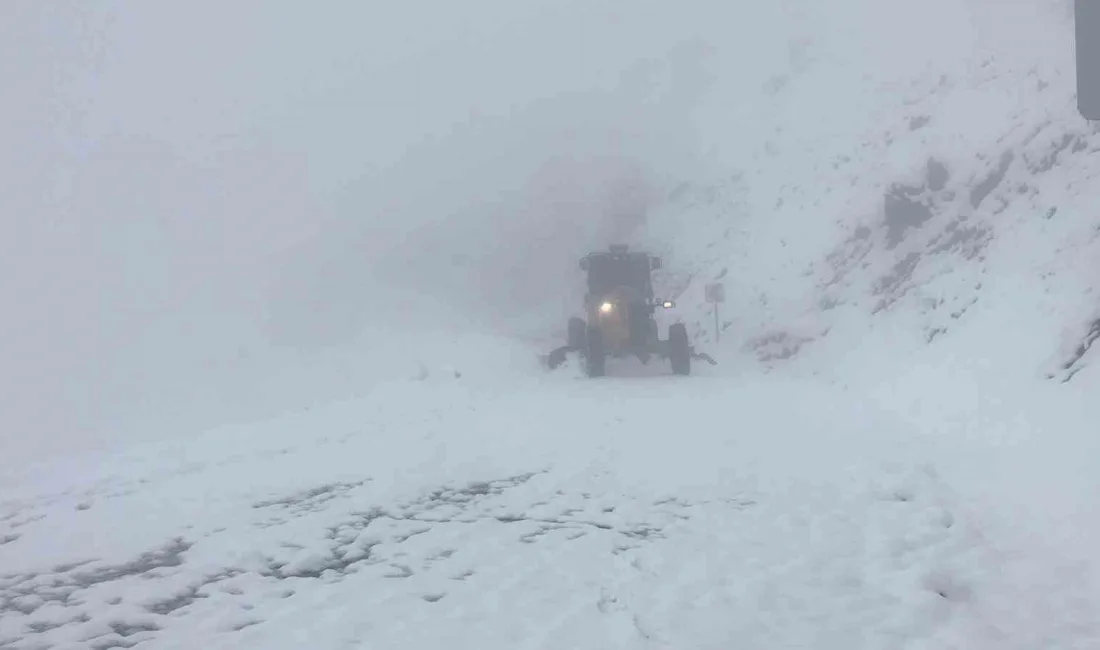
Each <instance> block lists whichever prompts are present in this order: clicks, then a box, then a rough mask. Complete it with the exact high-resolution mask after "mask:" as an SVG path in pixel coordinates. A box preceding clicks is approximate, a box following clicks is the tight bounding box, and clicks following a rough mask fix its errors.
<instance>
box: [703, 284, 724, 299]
mask: <svg viewBox="0 0 1100 650" xmlns="http://www.w3.org/2000/svg"><path fill="white" fill-rule="evenodd" d="M705 296H706V299H707V302H713V303H719V302H726V285H724V284H722V283H721V282H715V283H714V284H708V285H707V286H706V289H705Z"/></svg>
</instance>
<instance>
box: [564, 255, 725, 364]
mask: <svg viewBox="0 0 1100 650" xmlns="http://www.w3.org/2000/svg"><path fill="white" fill-rule="evenodd" d="M580 268H581V270H582V271H585V272H586V273H587V276H588V291H587V293H586V294H585V298H584V314H585V317H584V318H581V317H573V318H570V319H569V326H568V341H567V343H566V345H564V346H562V347H559V348H557V349H555V350H554V351H553V352H551V353H550V355H549V356H548V358H547V363H548V365H549V366H550V368H551V369H553V368H557V367H558V366H560V365H561V364H562V363H564V362H565V360H566V359H567V357H568V354H569V352H578V353H579V354H580V356H581V357H582V358H583V360H584V370H585V373H586V374H587V375H588V376H589V377H601V376H603V375H604V374H606V370H607V359H608V357H611V358H624V357H628V356H634V357H637V358H638V360H639V361H641V362H642V363H643V364H647V363H649V361H650V359H651V358H652V357H653V356H657V357H660V358H663V359H668V361H669V364H670V365H671V366H672V372H673V373H674V374H677V375H688V374H690V373H691V361H692V359H702V360H704V361H707V362H708V363H710V364H712V365H713V364H715V361H714V360H713V359H712V358H710V356H708V355H706V354H698V353H696V352H695V351H694V349H693V348H692V346H691V344H690V342H689V341H688V335H687V327H686V326H685V325H684V323H673V324H672V325H670V326H669V328H668V338H666V339H661V338H660V336H659V335H658V331H657V320H656V318H655V312H656V311H657V309H658V308H659V307H660V308H664V309H671V308H673V307H674V306H675V303H674V302H673V301H671V300H656V299H655V298H654V292H653V282H652V273H653V271H654V270H656V269H659V268H661V259H660V258H659V257H656V256H653V255H650V254H648V253H644V252H634V251H631V250H629V248H628V247H627V246H624V245H612V246H610V247H609V249H608V250H607V251H599V252H593V253H589V254H588V255H585V256H584V257H583V258H581V260H580Z"/></svg>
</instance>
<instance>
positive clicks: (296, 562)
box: [0, 356, 1100, 650]
mask: <svg viewBox="0 0 1100 650" xmlns="http://www.w3.org/2000/svg"><path fill="white" fill-rule="evenodd" d="M532 359H533V356H532ZM533 363H534V362H533V361H532V362H531V364H530V365H532V366H533ZM527 365H528V364H527V360H526V359H516V360H515V363H514V366H515V367H514V369H513V372H511V373H505V374H507V375H508V377H507V379H508V385H504V384H502V383H501V380H500V379H499V378H496V379H494V378H493V377H491V376H490V374H489V372H487V371H485V372H473V373H468V374H464V373H463V372H462V371H461V369H457V368H429V369H426V372H425V373H424V376H421V377H420V378H419V379H410V380H409V381H406V382H394V383H390V384H386V385H385V386H384V387H381V388H379V389H378V390H377V391H376V392H374V393H373V394H372V395H370V396H369V397H367V398H366V399H364V400H360V401H356V402H348V403H346V404H334V405H330V406H327V407H323V408H317V409H312V410H310V411H307V412H303V413H301V414H299V415H297V416H294V417H289V418H285V419H282V420H280V421H276V422H271V423H261V424H257V425H255V426H249V427H238V428H235V429H233V430H221V431H215V432H211V433H209V434H208V435H206V436H203V437H199V438H193V439H188V440H176V441H172V442H163V443H155V444H150V445H146V446H143V447H134V448H130V449H129V450H128V451H125V452H120V453H118V454H114V455H104V456H102V457H99V458H97V459H87V458H84V459H79V458H78V459H74V460H72V461H69V462H70V464H68V465H58V464H51V465H44V466H40V468H39V469H32V470H29V471H26V472H23V473H22V474H20V475H18V476H16V475H12V476H10V477H9V481H10V482H9V483H8V484H6V485H4V488H3V494H4V500H3V502H2V505H0V519H2V522H3V523H2V526H3V528H2V529H0V530H2V531H3V534H2V535H0V540H3V545H2V546H0V647H3V648H6V649H11V650H29V649H31V648H107V647H129V646H132V645H134V644H139V643H140V646H139V647H149V648H180V649H181V650H184V649H188V650H190V649H193V648H265V649H275V648H288V649H290V648H302V647H307V646H308V647H310V648H409V649H413V648H415V649H421V648H423V649H427V648H438V647H463V648H546V649H550V648H555V649H556V648H592V649H604V648H670V649H671V648H734V647H743V648H764V649H766V648H792V647H805V648H823V649H832V648H836V649H844V650H852V649H855V648H868V649H872V648H875V649H878V648H967V649H983V648H989V649H991V650H992V649H994V648H995V649H997V650H1005V649H1015V648H1020V649H1025V648H1028V649H1030V648H1066V649H1070V648H1073V649H1086V648H1096V647H1098V645H1097V644H1100V627H1098V625H1097V615H1096V612H1097V609H1096V608H1097V602H1096V601H1095V600H1093V598H1094V596H1095V592H1093V591H1090V590H1091V588H1092V585H1091V583H1090V582H1089V579H1090V577H1089V573H1088V570H1087V567H1084V566H1083V565H1082V564H1081V563H1080V562H1079V561H1077V560H1075V559H1074V558H1073V557H1061V556H1059V555H1058V554H1057V552H1056V551H1055V550H1052V549H1051V548H1047V547H1045V546H1043V544H1045V542H1040V541H1038V540H1041V539H1043V538H1042V537H1039V538H1038V539H1036V538H1035V536H1033V535H1030V534H1029V533H1031V532H1032V531H1031V530H1030V529H1031V527H1032V524H1031V523H1030V522H1027V521H1019V520H1016V519H1015V518H1014V517H1013V516H1012V514H1013V513H1012V512H1010V511H1009V510H1008V509H1005V508H1001V507H999V505H998V504H997V503H996V502H995V501H976V500H974V498H973V495H967V494H964V493H960V492H959V491H958V490H957V489H956V488H955V487H954V486H953V484H952V480H949V477H950V476H951V475H952V473H953V472H955V471H956V470H957V465H952V464H950V463H948V464H943V463H941V462H940V461H941V460H948V457H945V456H942V455H941V453H940V452H941V451H942V449H940V448H938V447H937V444H936V443H935V442H933V441H928V440H923V439H922V438H921V436H919V435H917V434H916V432H914V431H912V430H909V429H907V428H906V426H905V423H904V422H903V421H901V420H899V419H897V418H895V417H892V416H890V415H889V414H887V413H886V412H885V411H881V410H876V409H875V408H873V407H869V406H866V403H865V402H861V401H860V400H853V399H851V395H850V394H847V393H845V391H844V390H843V389H840V388H835V389H823V388H822V386H821V385H820V382H816V383H815V382H803V381H799V380H792V379H767V378H761V377H759V376H753V377H752V379H751V380H749V379H748V378H747V377H743V378H738V376H737V374H736V373H735V372H734V373H727V375H726V376H721V375H719V374H717V370H709V371H701V372H700V374H699V375H698V376H695V377H690V378H678V377H670V376H667V370H666V369H662V368H652V369H645V370H644V371H642V369H640V366H639V365H638V364H629V363H625V362H623V363H619V364H613V365H614V366H615V367H616V370H617V371H618V373H619V374H620V376H618V377H615V378H607V379H606V380H589V379H587V378H584V377H582V376H581V373H580V371H579V369H577V368H576V367H574V366H566V367H564V368H563V369H560V370H559V372H557V373H554V374H539V373H537V372H535V373H532V372H531V370H533V369H534V368H528V367H526V366H527ZM496 371H498V372H504V371H503V370H501V369H500V368H497V369H496ZM953 444H954V448H955V452H956V457H955V461H956V462H962V463H963V464H964V465H965V464H969V466H970V468H971V469H972V470H973V471H975V472H984V476H986V477H992V476H993V472H992V471H990V468H991V467H1003V466H1004V463H1006V462H1009V461H1008V460H1006V459H1004V458H999V459H997V460H990V459H989V457H988V455H989V454H991V453H992V454H996V453H997V451H996V450H995V449H992V448H988V449H982V448H979V447H980V446H979V445H971V446H972V447H974V448H973V449H968V448H967V446H966V445H959V444H957V443H953ZM958 454H961V455H962V457H959V456H958ZM968 454H969V456H968ZM983 456H985V458H984V460H983V459H982V457H983ZM998 463H1000V465H999V464H998Z"/></svg>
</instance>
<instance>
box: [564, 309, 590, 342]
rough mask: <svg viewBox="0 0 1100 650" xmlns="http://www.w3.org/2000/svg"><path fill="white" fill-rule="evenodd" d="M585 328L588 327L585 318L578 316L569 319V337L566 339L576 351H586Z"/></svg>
mask: <svg viewBox="0 0 1100 650" xmlns="http://www.w3.org/2000/svg"><path fill="white" fill-rule="evenodd" d="M585 327H587V326H586V325H585V323H584V319H583V318H577V317H576V316H574V317H573V318H570V319H569V337H568V338H567V339H566V342H567V343H568V344H569V347H570V348H572V349H574V350H583V349H584V338H585V337H584V330H585Z"/></svg>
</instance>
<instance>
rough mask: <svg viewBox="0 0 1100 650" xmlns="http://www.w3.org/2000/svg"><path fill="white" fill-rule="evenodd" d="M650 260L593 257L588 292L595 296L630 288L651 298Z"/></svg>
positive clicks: (640, 257) (589, 268)
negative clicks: (618, 288) (617, 289)
mask: <svg viewBox="0 0 1100 650" xmlns="http://www.w3.org/2000/svg"><path fill="white" fill-rule="evenodd" d="M649 271H650V269H649V259H647V258H646V257H644V256H630V257H611V256H593V257H591V258H590V259H589V266H588V290H589V291H590V292H592V293H595V294H603V293H607V292H610V291H613V290H614V289H616V288H617V287H630V288H631V289H634V290H636V291H637V292H638V294H639V295H640V296H643V297H648V296H649V293H650V292H649Z"/></svg>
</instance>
